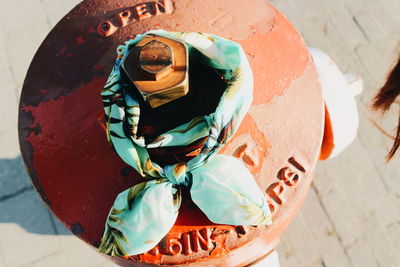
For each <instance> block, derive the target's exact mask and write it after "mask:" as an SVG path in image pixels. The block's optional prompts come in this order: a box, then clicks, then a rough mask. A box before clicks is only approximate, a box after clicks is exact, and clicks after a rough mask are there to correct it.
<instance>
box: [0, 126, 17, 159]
mask: <svg viewBox="0 0 400 267" xmlns="http://www.w3.org/2000/svg"><path fill="white" fill-rule="evenodd" d="M20 154H21V152H20V149H19V141H18V131H17V127H16V126H15V127H12V128H9V129H7V130H5V131H2V132H0V159H13V158H16V157H18V156H19V155H20Z"/></svg>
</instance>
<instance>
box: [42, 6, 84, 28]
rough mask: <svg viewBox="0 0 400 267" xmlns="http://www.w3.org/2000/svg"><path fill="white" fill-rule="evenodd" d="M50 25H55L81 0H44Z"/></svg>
mask: <svg viewBox="0 0 400 267" xmlns="http://www.w3.org/2000/svg"><path fill="white" fill-rule="evenodd" d="M42 2H43V5H44V9H45V11H46V14H47V17H48V18H49V22H50V26H51V27H53V26H54V25H56V23H57V22H59V21H60V20H61V19H62V18H63V17H64V16H65V15H66V14H67V13H68V12H69V11H70V10H71V9H72V8H74V7H75V6H76V5H77V4H79V3H80V2H81V1H80V0H68V1H64V0H42Z"/></svg>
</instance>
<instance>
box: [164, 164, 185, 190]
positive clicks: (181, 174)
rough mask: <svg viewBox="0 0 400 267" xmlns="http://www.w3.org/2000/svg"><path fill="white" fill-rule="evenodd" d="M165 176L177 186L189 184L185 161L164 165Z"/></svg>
mask: <svg viewBox="0 0 400 267" xmlns="http://www.w3.org/2000/svg"><path fill="white" fill-rule="evenodd" d="M164 175H165V178H167V179H168V181H170V182H171V183H173V184H175V185H179V186H185V187H187V186H189V181H188V179H187V175H186V163H184V162H179V163H176V164H174V165H167V166H165V167H164Z"/></svg>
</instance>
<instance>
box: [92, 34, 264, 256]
mask: <svg viewBox="0 0 400 267" xmlns="http://www.w3.org/2000/svg"><path fill="white" fill-rule="evenodd" d="M148 34H152V35H159V36H163V37H167V38H170V39H174V40H177V41H180V42H183V43H185V44H186V45H187V46H188V52H189V57H190V54H191V53H192V52H194V51H195V50H196V52H200V53H201V54H202V55H203V56H204V58H205V60H203V62H202V64H206V65H208V66H210V67H212V68H214V69H215V70H216V71H218V72H219V73H220V74H221V76H222V77H223V78H224V80H226V81H228V86H227V88H226V89H225V91H224V93H223V95H222V97H221V99H220V100H219V103H218V106H217V107H216V110H215V112H214V113H212V114H209V115H206V116H202V117H195V118H193V119H192V120H191V121H190V122H188V123H185V124H183V125H180V126H178V127H176V128H175V129H172V130H170V131H168V132H166V133H163V134H161V135H160V136H159V137H158V138H156V139H155V140H154V141H152V142H151V143H146V142H145V139H144V137H141V136H137V129H138V124H139V119H140V105H139V101H138V99H135V98H134V97H133V96H132V94H128V93H127V92H126V89H127V87H126V86H125V85H124V81H123V80H122V77H121V64H122V62H123V61H124V59H125V58H126V56H127V55H128V54H129V51H131V49H132V48H133V47H134V46H135V45H136V44H137V43H138V42H139V41H140V40H141V39H143V37H144V36H146V35H148ZM117 51H118V57H117V60H116V62H115V66H114V68H113V70H112V72H111V74H110V77H109V79H108V81H107V84H106V85H105V87H104V89H103V90H102V93H101V95H102V99H103V104H104V110H105V114H106V118H107V123H106V124H107V137H108V140H109V142H110V143H111V144H112V145H113V147H114V148H115V150H116V152H117V153H118V155H119V156H120V157H121V158H122V159H123V160H124V161H125V162H126V163H127V164H128V165H130V166H132V167H133V168H135V169H136V170H137V171H138V172H139V173H140V174H141V175H142V176H143V177H145V178H147V179H149V181H147V182H143V183H140V184H137V185H136V186H134V187H132V188H129V189H127V190H126V191H124V192H122V193H120V194H119V195H118V196H117V198H116V200H115V202H114V205H113V207H112V209H111V211H110V213H109V216H108V218H107V222H106V226H105V227H106V229H105V232H104V235H103V238H102V243H101V246H100V249H99V250H100V251H101V252H103V253H106V254H109V255H113V256H127V255H136V254H141V253H144V252H146V251H148V250H150V249H152V248H153V247H154V246H156V245H157V244H158V242H159V241H160V240H161V239H162V238H163V237H164V236H165V235H166V234H167V233H168V232H169V230H170V229H171V228H172V226H173V225H174V223H175V220H176V218H177V215H178V212H179V208H180V205H181V189H182V188H188V189H189V190H190V195H191V198H192V200H193V202H194V203H195V204H196V205H197V206H198V207H199V208H200V209H201V210H202V211H203V212H204V214H205V215H206V216H207V217H208V218H209V219H210V220H211V221H212V222H214V223H218V224H228V225H268V224H271V214H270V210H269V207H268V205H267V202H266V199H265V195H264V194H263V192H262V191H261V190H260V189H259V187H258V185H257V183H256V182H255V180H254V178H253V176H252V174H251V173H250V172H249V171H248V169H247V168H246V167H245V166H244V165H243V163H242V162H241V161H239V160H238V159H236V158H234V157H230V156H225V155H217V152H218V151H219V150H220V149H221V147H222V146H223V145H225V144H226V143H227V142H228V141H229V140H230V139H231V137H232V136H233V135H234V133H235V131H236V130H237V129H238V127H239V125H240V123H241V121H242V119H243V117H244V116H245V114H246V113H247V111H248V109H249V107H250V104H251V101H252V95H253V75H252V72H251V68H250V65H249V63H248V61H247V58H246V55H245V53H244V51H243V49H242V48H241V46H240V45H239V44H237V43H235V42H233V41H229V40H226V39H223V38H220V37H218V36H215V35H211V34H203V33H174V32H166V31H163V30H157V31H149V32H147V33H145V34H143V35H139V36H137V37H136V38H135V39H134V40H129V41H127V42H126V43H125V45H122V46H120V47H118V49H117ZM206 78H207V77H205V79H206ZM126 126H128V127H129V129H130V131H129V133H127V131H124V127H126ZM203 138H206V141H205V144H204V145H203V146H202V148H201V151H200V153H199V154H198V155H197V156H196V157H194V158H193V159H191V160H189V161H187V162H179V163H176V164H174V165H166V166H164V167H161V166H160V165H158V164H157V163H156V162H153V161H152V160H151V158H150V156H149V153H148V151H147V149H150V148H157V147H171V146H186V145H189V144H192V143H193V142H195V141H196V140H199V139H203Z"/></svg>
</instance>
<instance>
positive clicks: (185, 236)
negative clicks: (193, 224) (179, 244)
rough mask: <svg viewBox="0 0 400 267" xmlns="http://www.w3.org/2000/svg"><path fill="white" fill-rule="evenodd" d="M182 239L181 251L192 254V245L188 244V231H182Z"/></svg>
mask: <svg viewBox="0 0 400 267" xmlns="http://www.w3.org/2000/svg"><path fill="white" fill-rule="evenodd" d="M182 239H183V240H182V241H183V253H184V254H185V255H192V254H193V250H192V245H191V244H190V234H189V233H184V234H182Z"/></svg>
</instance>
